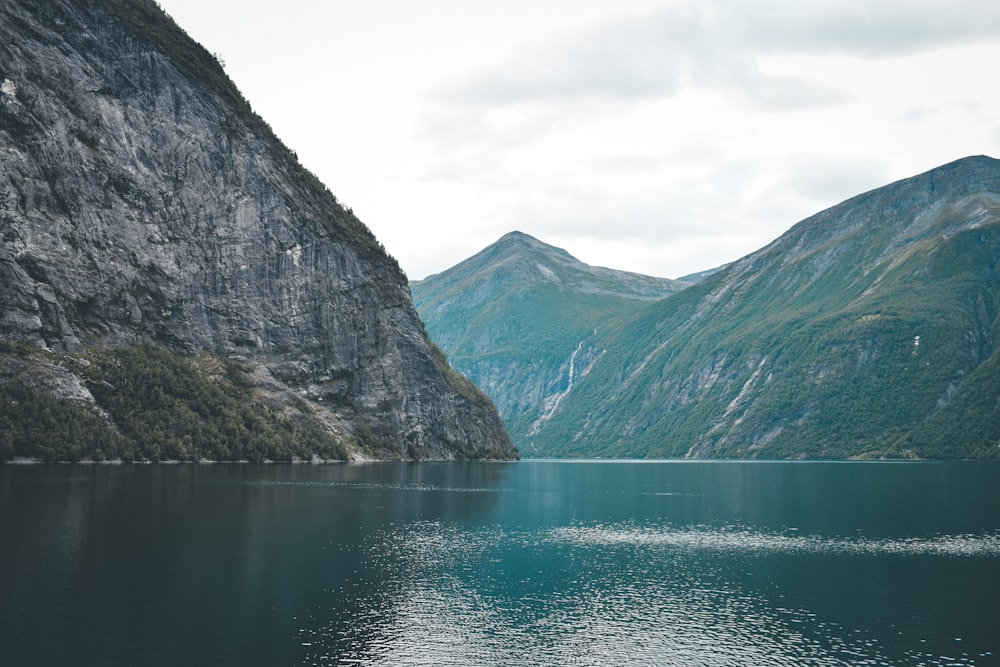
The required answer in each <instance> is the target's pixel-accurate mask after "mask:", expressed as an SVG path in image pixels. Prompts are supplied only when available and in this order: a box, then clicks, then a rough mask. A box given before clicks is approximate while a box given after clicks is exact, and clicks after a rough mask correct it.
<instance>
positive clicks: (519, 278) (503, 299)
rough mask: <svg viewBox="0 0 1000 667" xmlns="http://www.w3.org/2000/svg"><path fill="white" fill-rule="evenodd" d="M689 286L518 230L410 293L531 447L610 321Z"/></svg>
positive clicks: (431, 329)
mask: <svg viewBox="0 0 1000 667" xmlns="http://www.w3.org/2000/svg"><path fill="white" fill-rule="evenodd" d="M688 284H689V283H686V282H680V281H675V280H668V279H666V278H653V277H650V276H643V275H639V274H636V273H626V272H624V271H614V270H611V269H606V268H600V267H593V266H588V265H587V264H584V263H583V262H581V261H579V260H577V259H575V258H574V257H572V256H571V255H569V254H568V253H567V252H566V251H565V250H562V249H560V248H555V247H553V246H550V245H546V244H545V243H542V242H541V241H539V240H537V239H535V238H532V237H531V236H528V235H527V234H522V233H520V232H512V233H510V234H507V235H505V236H504V237H503V238H501V239H500V240H499V241H497V242H496V243H494V244H493V245H491V246H489V247H488V248H486V249H485V250H483V251H482V252H480V253H478V254H477V255H475V256H474V257H471V258H469V259H467V260H465V261H464V262H462V263H460V264H458V265H456V266H454V267H452V268H450V269H448V270H447V271H444V272H443V273H440V274H437V275H433V276H430V277H428V278H426V279H424V280H421V281H415V282H413V283H412V284H411V290H412V292H413V300H414V303H415V305H416V307H417V310H418V312H419V313H420V316H421V318H422V319H423V320H424V322H425V324H426V326H427V331H428V333H429V334H430V336H431V339H432V340H434V341H435V342H436V343H437V344H438V345H440V346H441V347H442V348H443V349H444V350H445V351H446V352H447V354H448V356H449V358H450V359H451V362H452V363H453V364H454V365H455V367H456V368H458V369H459V370H461V371H462V372H463V373H465V374H466V375H467V376H468V377H469V378H470V379H472V380H473V381H474V382H475V383H476V384H477V385H478V386H480V387H482V388H483V389H484V390H485V391H486V393H487V394H489V396H490V397H491V398H492V399H493V400H494V402H495V403H496V405H497V407H498V409H499V410H500V413H501V414H502V415H503V416H504V418H505V420H506V422H507V427H508V429H509V431H510V433H511V435H512V437H513V438H514V440H515V441H517V442H526V443H527V442H531V436H532V434H533V433H535V432H536V431H537V430H538V429H539V428H540V427H541V425H542V424H544V422H545V420H546V419H547V418H548V417H549V415H551V414H552V412H553V411H554V410H555V409H556V408H557V407H558V406H559V403H560V401H561V400H562V398H563V397H564V396H565V395H566V393H567V391H569V390H570V389H571V388H572V387H573V386H574V384H575V383H576V382H578V381H579V380H580V378H581V377H583V376H584V375H586V373H587V371H588V369H589V367H590V365H591V364H593V363H594V361H595V360H596V359H597V357H598V356H599V355H600V352H601V350H600V348H599V347H598V346H597V345H596V343H597V342H598V341H600V340H601V339H602V338H603V336H604V335H605V334H606V332H607V331H608V330H609V327H611V326H612V325H613V324H614V323H616V322H619V321H622V320H623V319H624V318H627V317H629V316H632V315H634V314H635V313H636V311H638V310H639V309H641V308H643V307H646V306H648V305H650V304H651V303H654V302H655V301H658V300H659V299H661V298H663V297H665V296H667V295H669V294H673V293H675V292H677V291H679V290H680V289H682V288H684V287H686V286H687V285H688Z"/></svg>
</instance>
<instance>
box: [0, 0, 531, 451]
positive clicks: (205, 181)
mask: <svg viewBox="0 0 1000 667" xmlns="http://www.w3.org/2000/svg"><path fill="white" fill-rule="evenodd" d="M0 281H2V285H3V290H2V294H0V307H2V311H0V337H2V338H3V339H4V340H6V341H11V342H15V343H19V344H23V345H25V346H29V347H28V348H19V352H18V354H19V355H20V357H21V358H22V359H23V358H24V357H25V356H28V357H30V356H31V355H30V353H25V349H28V350H30V349H33V348H37V349H44V350H48V351H51V352H61V353H65V354H66V355H69V356H71V357H73V356H75V357H85V356H86V355H87V354H88V351H92V350H94V349H96V348H102V347H112V348H120V347H124V346H136V345H140V344H144V343H150V342H155V343H158V344H161V345H163V346H165V347H166V348H168V349H169V350H172V351H173V352H175V353H185V354H192V355H193V354H197V353H203V352H208V353H210V354H212V355H215V356H217V357H219V358H221V359H239V360H242V361H243V362H244V363H246V364H248V365H249V366H250V367H251V368H252V369H253V373H252V377H254V378H256V379H255V383H256V384H257V385H258V389H261V391H263V390H264V389H267V393H268V395H269V396H271V397H275V396H285V397H286V398H287V401H295V402H296V404H299V403H298V401H303V400H304V401H306V403H307V405H308V408H309V409H308V410H305V409H303V410H300V412H301V413H302V414H303V415H305V414H310V415H312V416H313V417H314V418H316V419H319V420H320V421H322V422H323V423H324V425H325V428H326V430H327V431H328V432H330V433H333V434H336V435H337V436H338V437H342V438H347V439H351V437H352V436H356V435H357V433H358V432H359V430H360V431H364V433H370V432H372V431H373V430H374V432H377V433H379V434H381V436H380V438H379V445H378V447H377V449H378V451H377V452H373V453H374V454H375V455H378V456H399V457H416V458H424V457H432V458H453V457H456V456H460V457H468V456H490V457H500V458H506V457H512V456H516V452H515V451H514V449H513V448H512V446H511V445H510V442H509V440H508V439H507V437H506V434H505V433H504V431H503V427H502V425H501V423H500V421H499V419H498V418H497V416H496V414H495V411H493V410H492V408H491V406H489V405H484V404H483V402H482V400H481V396H478V395H475V394H474V393H473V392H470V391H469V390H468V388H467V387H465V386H464V385H462V383H460V382H456V381H455V380H454V377H453V376H452V374H451V373H450V372H449V370H450V369H447V368H446V365H442V363H441V359H440V357H437V358H436V357H435V355H434V354H433V352H432V350H431V346H430V344H429V342H428V340H427V338H426V334H425V333H424V331H423V326H422V325H421V323H420V321H419V319H418V317H417V315H416V313H415V311H414V309H413V307H412V304H411V301H410V296H409V290H408V286H407V282H406V278H405V276H404V274H403V273H402V271H401V270H400V269H399V267H398V265H397V264H396V263H395V261H394V260H392V259H391V258H389V257H388V256H387V255H386V254H385V253H384V251H383V250H382V248H381V246H380V245H379V244H378V242H377V241H376V240H375V239H374V237H373V236H372V235H371V233H370V232H369V231H368V229H367V228H365V226H364V225H363V224H362V223H361V222H359V221H358V220H357V219H356V218H355V217H354V216H353V214H352V213H351V212H350V211H349V210H345V209H344V208H343V207H342V206H340V205H339V204H338V203H337V201H336V198H335V197H334V196H333V195H332V194H330V192H329V191H328V190H326V188H324V187H323V186H322V185H321V184H320V183H319V182H318V181H317V180H316V179H315V178H314V177H313V176H312V175H311V174H309V173H308V172H307V171H305V170H304V169H303V168H302V167H301V166H300V165H299V164H298V163H297V161H296V160H295V158H294V156H293V155H292V154H290V153H289V151H288V150H287V149H285V148H284V147H283V146H282V145H281V144H280V143H279V142H278V141H277V140H276V139H275V138H274V136H273V134H272V133H271V132H270V130H269V129H268V128H267V126H266V124H265V123H264V122H263V121H262V120H261V119H260V118H258V117H257V116H256V115H254V114H253V113H252V112H251V111H250V109H249V106H248V105H247V103H246V102H245V101H244V100H243V99H242V97H241V96H240V95H239V93H238V91H236V89H235V88H234V87H233V86H232V84H231V82H229V80H228V79H227V78H226V77H225V75H224V73H223V72H222V70H221V67H220V65H219V64H218V63H217V62H215V60H214V59H213V58H212V57H211V56H210V55H209V54H207V52H205V51H204V49H202V48H201V47H200V46H198V45H197V44H195V43H193V42H191V41H190V40H188V39H187V38H186V36H185V35H184V34H183V32H182V31H180V29H179V28H177V26H175V25H174V24H173V23H172V22H171V21H170V20H169V19H168V18H167V17H165V16H164V15H163V14H162V12H160V11H159V10H158V9H157V8H156V6H155V4H154V3H152V2H151V1H149V0H136V1H135V2H127V3H126V2H118V1H117V0H106V1H104V2H102V1H98V0H73V1H72V2H69V1H66V2H62V1H59V0H45V1H44V2H43V1H39V2H33V1H31V0H7V1H6V2H4V3H3V4H2V5H0ZM8 375H9V376H11V375H10V374H8ZM449 378H450V380H451V381H449ZM453 385H455V386H458V387H459V389H461V390H462V391H463V393H464V394H465V395H462V394H460V393H458V392H457V391H456V390H455V388H454V386H453ZM85 398H86V397H84V399H85ZM287 401H286V402H287ZM279 402H280V401H279ZM487 403H488V402H487ZM3 409H7V408H3ZM300 416H301V415H300ZM362 439H363V438H362ZM352 442H355V444H356V443H357V442H359V441H358V439H357V438H355V439H354V440H353V441H352ZM370 453H372V452H370Z"/></svg>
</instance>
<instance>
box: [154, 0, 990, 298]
mask: <svg viewBox="0 0 1000 667" xmlns="http://www.w3.org/2000/svg"><path fill="white" fill-rule="evenodd" d="M161 1H162V4H164V5H165V6H166V7H167V9H168V11H171V13H173V14H174V15H175V16H176V17H177V19H178V20H179V21H180V22H181V24H182V26H184V27H186V28H189V27H190V28H191V29H192V31H193V34H194V35H195V37H197V38H199V39H202V40H205V43H206V46H207V47H208V48H209V50H212V51H219V52H221V53H222V55H223V56H224V57H225V59H226V61H227V63H228V68H227V69H228V71H229V72H230V74H231V75H232V76H233V77H234V78H235V79H236V81H237V84H238V85H240V86H241V88H242V89H243V90H244V92H245V93H246V95H247V97H248V98H249V99H250V101H251V103H252V104H253V106H254V107H255V108H256V109H258V111H259V112H260V113H261V114H262V115H263V116H264V118H265V119H266V120H268V121H269V122H270V123H271V125H272V126H273V127H274V128H275V130H276V131H277V132H278V134H279V136H281V137H282V138H283V139H285V140H286V141H287V142H288V143H289V145H290V146H291V147H292V148H293V149H294V150H296V151H298V153H299V155H300V157H301V158H302V159H303V161H304V163H305V164H306V166H307V167H309V168H310V169H312V170H313V171H315V172H316V173H317V174H318V175H319V176H320V177H321V178H322V179H323V180H324V181H325V182H326V183H327V184H328V185H329V187H330V188H331V190H332V191H333V192H335V193H336V194H337V196H338V198H340V199H341V200H343V201H345V202H347V203H349V204H350V205H351V206H353V207H354V210H355V211H356V212H357V213H358V214H359V215H360V216H361V218H362V219H363V220H365V221H366V222H367V223H368V224H369V225H370V226H371V227H372V229H373V231H374V232H375V233H376V235H377V236H378V237H379V238H380V240H382V241H383V243H385V245H386V247H387V248H388V249H389V251H390V252H391V253H392V254H393V255H395V256H396V257H397V258H398V259H399V260H400V262H401V264H402V265H403V266H404V268H405V269H406V270H407V271H408V273H409V274H410V275H411V276H413V277H415V278H419V277H423V276H424V275H427V274H428V273H432V272H437V271H441V270H443V269H445V268H447V267H448V266H450V265H452V264H454V263H456V262H458V261H460V260H461V259H464V258H465V257H467V256H469V255H471V254H473V253H475V252H476V251H478V250H479V249H481V248H482V247H483V246H485V245H487V244H489V243H491V242H493V241H495V240H496V239H497V238H499V237H500V236H501V235H503V234H504V233H505V232H507V231H510V230H512V229H520V230H522V231H525V232H527V233H530V234H533V235H535V236H538V237H539V238H541V239H542V240H543V241H546V242H549V243H553V244H555V245H559V244H563V245H564V246H565V247H566V249H567V250H569V251H570V252H571V253H573V254H575V255H577V256H578V257H580V258H581V259H583V260H584V261H588V262H591V263H595V264H601V265H606V266H613V267H615V268H622V269H628V270H635V271H643V272H648V273H655V274H657V275H666V276H676V275H679V274H683V273H689V272H693V271H697V270H700V269H704V268H707V267H710V266H716V265H719V264H722V263H724V262H727V261H731V260H733V259H736V258H737V257H739V256H741V255H743V254H746V253H748V252H751V251H752V250H754V249H756V248H759V247H761V246H763V245H765V244H766V243H768V242H769V241H770V240H772V239H773V238H775V237H776V236H777V235H779V234H780V233H782V232H783V231H785V230H786V229H787V228H788V227H789V226H791V225H792V224H793V223H795V222H797V221H798V220H800V219H802V218H804V217H806V216H807V215H810V214H812V213H814V212H816V211H818V210H820V209H822V208H826V207H828V206H830V205H833V204H835V203H837V202H839V201H841V200H842V199H845V198H847V197H850V196H852V195H854V194H859V193H860V192H861V191H863V190H867V189H870V188H873V187H876V186H879V185H883V184H885V183H887V182H889V181H891V180H895V179H898V178H902V177H905V176H909V175H912V174H916V173H919V172H921V171H924V170H926V169H930V168H932V167H934V166H937V165H939V164H943V163H945V162H948V161H951V160H953V159H956V158H959V157H963V156H965V155H970V154H981V153H987V154H990V153H993V154H997V153H1000V126H998V124H997V122H996V118H1000V92H998V91H997V90H996V87H995V86H994V85H993V81H994V79H995V72H994V69H995V63H996V62H1000V3H996V2H995V0H990V1H989V2H984V1H973V0H966V1H963V0H936V1H929V0H909V1H906V2H902V1H900V0H879V2H868V3H862V2H845V1H844V0H811V1H798V0H794V1H793V0H754V1H753V2H744V1H739V0H730V1H724V0H673V1H671V0H623V1H622V2H618V3H608V2H607V1H606V0H577V1H576V2H569V0H505V2H503V3H501V2H482V3H464V2H460V1H458V0H427V2H424V3H399V2H394V1H392V0H366V1H364V2H362V1H361V0H342V1H341V2H337V3H319V4H317V3H314V2H309V1H308V0H289V2H287V3H280V4H275V3H255V2H248V1H247V0H244V2H236V1H235V0H216V1H215V2H213V3H211V4H210V5H205V3H203V2H200V0H161ZM175 10H176V11H175ZM234 17H235V18H234ZM234 20H238V22H239V29H238V30H232V29H231V25H232V23H233V21H234Z"/></svg>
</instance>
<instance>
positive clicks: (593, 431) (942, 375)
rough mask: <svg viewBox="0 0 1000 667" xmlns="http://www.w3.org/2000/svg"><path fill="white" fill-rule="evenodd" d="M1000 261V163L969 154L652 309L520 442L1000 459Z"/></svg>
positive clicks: (555, 450)
mask: <svg viewBox="0 0 1000 667" xmlns="http://www.w3.org/2000/svg"><path fill="white" fill-rule="evenodd" d="M998 262H1000V162H998V161H996V160H994V159H993V158H989V157H986V156H973V157H969V158H963V159H961V160H956V161H954V162H952V163H949V164H946V165H942V166H941V167H938V168H936V169H932V170H929V171H928V172H925V173H923V174H919V175H916V176H913V177H911V178H908V179H902V180H900V181H897V182H895V183H892V184H889V185H886V186H883V187H882V188H877V189H875V190H872V191H870V192H867V193H862V194H860V195H857V196H856V197H852V198H850V199H848V200H846V201H845V202H842V203H841V204H838V205H836V206H833V207H830V208H829V209H826V210H824V211H821V212H819V213H817V214H815V215H813V216H810V217H809V218H806V219H805V220H803V221H802V222H800V223H798V224H796V225H794V226H793V227H792V228H790V229H789V230H788V231H787V232H785V233H784V234H782V235H781V236H780V237H778V238H777V239H775V240H774V241H773V242H771V243H769V244H767V245H766V246H764V247H763V248H761V249H760V250H758V251H756V252H754V253H750V254H749V255H747V256H746V257H743V258H741V259H739V260H737V261H735V262H732V263H731V264H729V265H727V266H725V267H722V268H721V269H719V270H718V271H715V272H714V273H711V275H709V276H707V277H705V278H704V280H702V281H701V282H699V283H697V284H695V285H692V286H690V287H688V288H686V289H684V290H682V291H680V292H678V293H676V294H674V295H671V296H667V297H666V298H664V299H663V300H660V301H657V302H654V303H652V304H650V305H647V306H646V307H645V308H642V309H639V310H637V311H635V312H634V313H633V315H632V316H631V317H630V318H626V320H625V321H620V322H619V323H618V324H617V325H616V326H615V327H611V328H608V329H606V330H605V331H603V332H602V335H598V336H595V337H594V338H593V339H591V340H588V341H587V349H588V350H590V354H589V356H588V358H587V365H586V366H585V367H586V369H587V372H586V373H584V374H582V375H581V376H578V377H577V378H576V381H575V382H574V383H572V386H569V387H566V386H565V385H564V392H563V393H562V394H561V395H560V396H559V397H558V401H557V403H556V404H554V405H552V406H551V407H552V409H551V410H549V411H548V412H547V413H546V415H545V419H544V420H541V421H540V422H536V426H537V427H536V428H534V429H533V430H532V431H530V433H529V431H528V430H526V429H521V428H518V427H512V428H511V432H512V433H513V434H515V435H514V437H515V439H516V441H517V442H518V443H519V446H520V447H521V449H522V451H525V452H530V453H531V454H532V455H540V456H627V457H640V458H642V457H656V458H662V457H666V458H778V459H783V458H857V457H861V458H882V457H890V458H997V457H998V456H1000V451H998V450H1000V386H998V384H1000V373H996V372H995V371H997V370H1000V357H998V355H997V354H996V352H995V347H994V341H995V340H996V337H997V335H1000V319H998V317H997V313H998V312H1000V277H998V271H997V265H998ZM424 318H425V320H429V319H432V316H431V315H430V314H425V315H424ZM428 326H429V330H430V331H432V336H433V335H434V334H433V329H432V328H431V327H430V325H428ZM444 347H445V350H446V351H449V350H448V347H447V346H444ZM457 363H458V365H459V366H460V367H462V366H461V362H457ZM469 372H470V374H471V375H472V377H474V378H475V377H476V374H475V371H474V370H470V371H469ZM484 389H485V390H486V391H487V393H490V392H491V391H493V388H492V387H491V386H489V385H488V384H487V385H484ZM498 406H500V409H501V412H502V414H504V416H505V418H506V419H508V421H510V419H511V417H510V415H509V414H508V412H507V411H506V410H507V408H506V406H505V404H503V403H499V402H498Z"/></svg>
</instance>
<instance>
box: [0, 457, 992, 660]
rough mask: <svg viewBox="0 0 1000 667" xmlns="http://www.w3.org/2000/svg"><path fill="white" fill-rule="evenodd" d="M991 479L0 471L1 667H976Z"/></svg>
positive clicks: (698, 472)
mask: <svg viewBox="0 0 1000 667" xmlns="http://www.w3.org/2000/svg"><path fill="white" fill-rule="evenodd" d="M998 621H1000V466H998V465H996V464H989V463H985V464H984V463H738V462H731V463H730V462H714V463H675V462H649V463H644V462H558V461H525V462H520V463H420V464H372V465H331V466H309V465H299V466H283V465H272V466H256V465H215V466H196V465H179V466H70V465H65V466H25V467H21V466H5V467H3V468H0V651H2V658H0V661H2V662H3V664H10V665H69V664H72V665H179V664H185V665H197V664H203V665H222V664H228V665H337V664H362V665H692V666H694V665H699V666H701V665H708V666H711V665H914V666H916V665H992V664H1000V632H998V630H997V628H998V627H1000V626H998Z"/></svg>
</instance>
